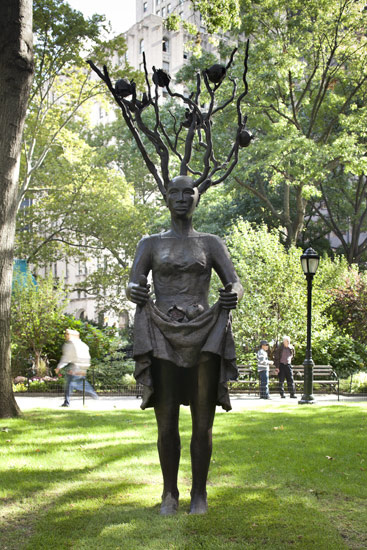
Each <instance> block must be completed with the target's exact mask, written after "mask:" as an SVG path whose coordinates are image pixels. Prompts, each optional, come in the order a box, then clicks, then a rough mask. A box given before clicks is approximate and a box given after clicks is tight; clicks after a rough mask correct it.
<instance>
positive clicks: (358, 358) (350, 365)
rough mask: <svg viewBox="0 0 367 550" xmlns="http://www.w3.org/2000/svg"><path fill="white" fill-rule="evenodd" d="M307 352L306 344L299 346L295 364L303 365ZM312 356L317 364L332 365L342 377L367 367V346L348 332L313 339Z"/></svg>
mask: <svg viewBox="0 0 367 550" xmlns="http://www.w3.org/2000/svg"><path fill="white" fill-rule="evenodd" d="M305 353H306V349H305V344H304V345H301V346H298V347H297V348H296V356H295V360H294V364H297V365H301V364H302V363H303V360H304V358H305ZM312 357H313V360H314V362H315V364H316V365H331V366H332V367H333V368H334V370H335V372H336V373H337V374H338V376H339V377H340V378H348V376H350V375H351V374H354V373H356V372H358V371H360V370H363V369H364V368H365V365H366V364H367V348H366V346H363V345H362V344H360V343H359V342H357V341H356V340H353V338H352V337H351V336H349V335H348V334H337V333H334V334H332V335H330V337H329V338H315V339H314V340H313V344H312Z"/></svg>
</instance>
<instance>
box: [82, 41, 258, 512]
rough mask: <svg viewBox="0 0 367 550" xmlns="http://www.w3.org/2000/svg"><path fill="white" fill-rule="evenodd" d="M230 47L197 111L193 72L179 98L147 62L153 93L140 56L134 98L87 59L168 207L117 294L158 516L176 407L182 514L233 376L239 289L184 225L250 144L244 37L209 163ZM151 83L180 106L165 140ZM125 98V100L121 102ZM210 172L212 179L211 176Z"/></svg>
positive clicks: (201, 497) (165, 503)
mask: <svg viewBox="0 0 367 550" xmlns="http://www.w3.org/2000/svg"><path fill="white" fill-rule="evenodd" d="M234 53H235V51H234V52H233V53H232V55H231V58H230V61H229V63H228V64H227V66H221V67H222V69H221V71H220V74H221V79H220V80H218V78H217V76H216V75H217V73H218V70H216V71H214V68H217V67H218V66H219V65H215V66H213V67H212V68H210V69H207V70H206V71H204V73H203V75H202V77H203V79H204V83H205V87H206V90H207V92H208V94H209V96H210V104H209V108H208V110H207V111H206V113H203V112H202V111H201V109H200V107H199V105H200V102H199V96H200V93H201V75H197V90H196V94H195V97H193V96H191V97H184V96H182V95H181V94H178V93H174V92H172V91H171V88H170V78H169V75H167V74H166V73H165V72H164V71H162V70H161V69H159V70H155V68H154V67H153V82H154V85H155V94H152V92H151V85H150V81H149V78H148V73H147V70H146V63H145V57H144V67H145V74H146V83H147V93H145V94H144V95H143V97H142V98H141V100H138V99H137V96H136V89H135V85H134V83H128V82H127V81H124V80H120V81H118V82H117V83H116V85H115V86H113V85H112V83H111V81H110V78H109V75H108V71H107V69H106V68H105V67H104V72H103V73H102V72H101V71H99V69H97V68H96V67H95V65H94V64H93V63H92V62H90V65H91V66H92V68H93V69H94V70H95V71H96V72H97V74H98V75H99V76H100V78H101V79H102V80H104V82H105V83H106V84H107V86H108V88H109V90H110V92H111V93H112V95H113V97H114V99H115V100H116V102H117V103H118V104H119V106H120V108H121V111H122V114H123V117H124V119H125V122H126V123H127V125H128V126H129V128H130V130H131V132H132V134H133V136H134V138H135V140H136V143H137V145H138V147H139V150H140V152H141V154H142V155H143V158H144V160H145V162H146V164H147V166H148V168H149V169H150V171H151V173H152V174H153V176H154V177H155V179H156V181H157V183H158V186H159V189H160V191H161V192H162V194H163V196H164V199H165V201H166V204H167V206H168V208H169V210H170V213H171V228H170V229H169V230H168V231H166V232H163V233H159V234H156V235H150V236H148V237H145V238H143V239H142V240H141V241H140V243H139V244H138V247H137V250H136V255H135V259H134V263H133V266H132V269H131V275H130V283H129V285H128V288H127V291H126V295H127V297H128V298H129V299H130V300H131V301H132V302H134V303H135V304H137V308H136V314H135V323H134V358H135V361H136V369H135V377H136V379H137V381H138V382H140V383H141V384H143V386H144V394H143V402H142V408H143V409H145V408H146V407H154V410H155V415H156V419H157V424H158V451H159V459H160V463H161V468H162V473H163V482H164V488H163V496H162V505H161V514H163V515H170V514H174V513H176V512H177V509H178V498H179V491H178V488H177V475H178V468H179V461H180V435H179V429H178V423H179V410H180V405H181V404H184V405H190V408H191V415H192V439H191V463H192V490H191V507H190V513H191V514H203V513H205V512H206V511H207V507H208V505H207V493H206V483H207V476H208V470H209V464H210V458H211V453H212V427H213V421H214V414H215V408H216V405H221V406H222V407H223V408H224V409H225V410H230V409H231V405H230V400H229V395H228V389H227V381H228V380H230V379H234V378H236V376H237V368H236V360H235V348H234V342H233V337H232V331H231V313H230V312H231V310H232V309H235V308H236V306H237V303H238V300H239V299H241V298H242V295H243V288H242V285H241V283H240V281H239V278H238V276H237V274H236V272H235V269H234V267H233V264H232V261H231V259H230V256H229V253H228V250H227V248H226V246H225V244H224V243H223V241H222V240H221V239H219V238H218V237H216V236H215V235H209V234H206V233H198V232H197V231H195V230H194V229H193V226H192V216H193V213H194V211H195V208H196V206H197V204H198V202H199V198H200V194H201V193H203V192H205V191H206V190H207V189H208V188H209V187H210V186H212V185H216V184H218V183H220V182H222V181H224V180H225V178H226V177H227V176H228V175H229V174H230V172H231V171H232V170H233V168H234V167H235V165H236V163H237V160H238V152H239V148H240V147H246V146H247V145H248V144H249V143H250V141H251V134H250V133H249V132H248V131H247V130H246V129H245V125H246V117H242V113H241V100H242V99H243V97H244V96H245V95H246V93H247V82H246V73H247V58H248V43H247V47H246V53H245V64H244V65H245V69H244V74H243V82H244V84H245V91H244V92H242V94H240V95H239V96H238V98H237V101H236V108H237V114H238V127H237V133H236V137H235V140H234V144H233V146H232V148H231V150H230V153H229V154H228V156H227V158H226V159H225V160H224V161H222V162H220V161H219V160H216V158H215V155H214V151H213V145H212V139H211V137H212V135H211V132H212V117H213V115H214V114H215V113H216V112H218V111H219V110H222V109H224V108H225V107H226V106H227V105H228V104H229V103H231V102H234V100H235V95H236V82H235V80H234V79H232V78H230V80H231V82H232V83H233V92H232V98H231V100H230V101H226V102H224V103H223V104H222V105H219V106H216V105H215V92H216V90H217V89H218V88H219V86H220V85H221V84H222V82H223V79H224V78H225V76H226V73H227V71H228V69H229V67H230V65H231V63H232V61H233V56H234ZM212 69H213V70H212ZM218 74H219V73H218ZM213 75H214V76H213ZM159 87H165V88H166V90H167V91H168V93H169V94H170V95H171V97H177V98H179V99H181V100H182V101H184V103H186V105H187V106H188V108H187V109H186V114H185V120H184V122H183V123H182V124H181V125H180V127H179V128H178V129H176V130H175V133H176V136H175V137H174V139H171V138H170V137H169V136H168V134H167V132H166V130H165V128H164V127H163V125H162V122H161V120H160V117H159V103H158V97H159V96H158V88H159ZM130 95H131V96H132V99H131V100H127V97H129V96H130ZM149 106H152V107H153V108H154V111H155V114H156V123H155V126H154V129H150V128H148V127H147V126H146V125H145V122H144V121H143V118H142V116H141V114H142V112H143V110H144V109H146V108H148V107H149ZM175 127H176V125H175ZM182 131H185V132H186V139H185V147H184V150H183V151H182V152H181V151H180V150H179V149H178V143H179V140H178V139H177V138H178V136H179V135H180V133H181V132H182ZM141 133H143V134H144V135H145V136H146V137H148V139H150V140H151V142H152V143H153V144H154V145H155V147H156V151H157V153H158V154H159V156H160V158H161V172H162V178H161V177H160V175H159V174H158V170H157V168H156V166H155V165H154V163H153V162H152V160H151V159H150V157H149V155H148V153H147V151H146V149H145V147H144V145H143V142H142V140H141V137H140V134H141ZM203 136H204V141H203ZM195 139H196V140H198V142H199V143H200V144H201V145H204V146H205V154H204V160H203V166H204V168H203V171H202V173H200V175H199V178H197V179H196V180H194V179H193V177H191V176H189V175H187V174H188V173H190V174H192V175H193V174H195V175H197V174H198V172H197V170H193V169H192V168H191V167H190V165H189V162H190V158H191V151H192V147H193V143H194V140H195ZM169 150H170V151H171V152H173V153H174V154H175V155H176V156H177V157H178V158H179V159H180V161H181V169H180V172H181V175H179V176H176V177H174V178H173V179H170V177H169V155H168V152H169ZM217 172H219V173H220V177H219V178H218V179H217V180H215V179H214V175H215V174H216V173H217ZM213 269H214V271H216V273H217V274H218V276H219V278H220V279H221V281H222V284H223V288H222V289H220V290H219V298H218V301H217V302H216V304H215V305H214V306H212V307H210V306H209V302H208V294H209V286H210V279H211V274H212V270H213ZM149 274H151V275H152V280H153V285H154V294H155V302H153V300H152V298H151V293H150V285H149V284H148V276H149Z"/></svg>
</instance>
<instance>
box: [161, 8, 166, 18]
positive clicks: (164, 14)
mask: <svg viewBox="0 0 367 550" xmlns="http://www.w3.org/2000/svg"><path fill="white" fill-rule="evenodd" d="M162 17H166V8H165V7H164V6H163V8H162Z"/></svg>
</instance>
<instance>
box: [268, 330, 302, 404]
mask: <svg viewBox="0 0 367 550" xmlns="http://www.w3.org/2000/svg"><path fill="white" fill-rule="evenodd" d="M293 357H294V347H293V346H292V344H291V339H290V337H289V336H283V342H282V344H280V346H278V347H277V348H276V350H275V352H274V365H275V367H276V369H277V370H276V372H277V374H278V377H279V391H280V396H281V397H282V398H283V399H284V398H285V393H284V381H285V380H287V386H288V391H289V393H290V397H291V398H292V399H296V397H297V396H296V387H295V384H294V379H293V369H292V359H293Z"/></svg>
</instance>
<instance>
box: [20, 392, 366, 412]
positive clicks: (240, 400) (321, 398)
mask: <svg viewBox="0 0 367 550" xmlns="http://www.w3.org/2000/svg"><path fill="white" fill-rule="evenodd" d="M315 397H316V400H317V402H316V403H315V406H317V405H337V404H338V398H337V396H336V395H316V396H315ZM16 400H17V402H18V404H19V406H20V408H21V410H23V411H25V410H29V409H35V408H43V409H58V408H59V407H60V406H61V403H62V401H63V398H62V395H46V396H44V395H42V396H33V395H20V396H16ZM140 403H141V399H137V398H136V397H126V396H100V397H99V399H98V400H93V399H91V398H89V397H86V400H85V406H84V407H83V399H82V397H81V396H79V395H75V396H73V397H72V398H71V406H70V409H75V410H82V409H83V408H85V409H87V410H99V411H108V410H114V409H133V410H138V409H139V408H140ZM231 403H232V407H233V410H234V411H241V410H244V409H253V408H256V407H264V406H266V407H272V406H274V405H277V406H278V405H280V404H282V405H293V406H294V407H297V406H298V400H297V399H290V398H289V397H287V398H286V399H281V398H280V397H279V396H278V395H276V396H274V397H272V399H271V400H269V401H265V400H263V399H259V398H258V397H255V396H251V395H235V396H232V397H231ZM343 403H353V404H360V403H364V404H365V405H367V399H366V398H362V397H342V396H341V398H340V401H339V404H343ZM217 411H218V412H222V411H223V409H222V408H221V407H217ZM223 412H224V411H223Z"/></svg>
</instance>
